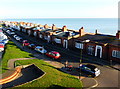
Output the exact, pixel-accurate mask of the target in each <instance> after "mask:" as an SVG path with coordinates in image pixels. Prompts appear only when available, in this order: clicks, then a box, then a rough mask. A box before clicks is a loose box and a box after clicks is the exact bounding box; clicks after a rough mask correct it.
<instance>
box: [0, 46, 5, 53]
mask: <svg viewBox="0 0 120 89" xmlns="http://www.w3.org/2000/svg"><path fill="white" fill-rule="evenodd" d="M2 51H4V45H3V44H0V52H2Z"/></svg>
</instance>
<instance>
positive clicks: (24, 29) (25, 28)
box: [20, 22, 34, 33]
mask: <svg viewBox="0 0 120 89" xmlns="http://www.w3.org/2000/svg"><path fill="white" fill-rule="evenodd" d="M20 25H21V26H20V28H21V30H20V31H22V32H24V33H28V30H31V29H32V28H34V24H32V23H25V22H21V23H20Z"/></svg>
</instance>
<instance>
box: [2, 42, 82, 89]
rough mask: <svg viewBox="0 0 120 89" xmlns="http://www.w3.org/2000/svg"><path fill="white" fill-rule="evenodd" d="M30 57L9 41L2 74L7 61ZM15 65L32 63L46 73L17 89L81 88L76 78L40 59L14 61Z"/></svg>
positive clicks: (3, 60)
mask: <svg viewBox="0 0 120 89" xmlns="http://www.w3.org/2000/svg"><path fill="white" fill-rule="evenodd" d="M30 57H32V56H31V54H29V53H27V52H24V51H22V50H20V49H19V48H17V47H16V46H15V44H14V43H13V42H11V41H9V43H8V44H7V45H6V51H5V53H4V55H3V59H2V69H3V72H5V70H6V69H7V62H8V60H9V59H15V58H30ZM15 63H16V65H20V64H21V65H26V64H33V63H34V64H35V65H36V66H38V67H39V68H40V69H42V70H43V71H44V72H46V75H44V76H43V77H42V78H40V79H38V80H35V81H33V82H31V83H27V84H24V85H21V86H19V87H29V88H32V89H33V87H40V89H41V88H42V89H43V88H44V89H46V88H48V89H49V88H50V89H51V88H53V89H59V88H58V86H59V87H79V89H80V87H82V83H81V82H80V81H79V80H78V79H77V78H75V77H74V76H72V75H69V74H66V73H63V72H61V71H59V70H57V69H56V68H55V67H53V66H51V65H50V64H48V63H46V62H44V61H43V60H40V59H30V60H19V61H16V62H15ZM28 76H29V75H28ZM62 89H63V88H62Z"/></svg>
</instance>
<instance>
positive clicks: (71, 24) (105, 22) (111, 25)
mask: <svg viewBox="0 0 120 89" xmlns="http://www.w3.org/2000/svg"><path fill="white" fill-rule="evenodd" d="M0 20H2V21H18V22H20V21H24V22H31V23H35V24H41V25H44V24H48V25H49V26H52V24H55V25H56V27H60V28H62V27H63V26H64V25H66V26H67V28H68V29H72V30H79V29H80V28H81V27H84V29H85V32H90V33H95V30H96V29H97V30H98V32H99V33H101V34H106V35H116V32H117V30H119V29H118V19H117V18H31V19H30V18H29V19H0Z"/></svg>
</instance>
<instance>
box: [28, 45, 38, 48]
mask: <svg viewBox="0 0 120 89" xmlns="http://www.w3.org/2000/svg"><path fill="white" fill-rule="evenodd" d="M28 47H29V48H30V49H35V47H36V45H35V44H29V45H28Z"/></svg>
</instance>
